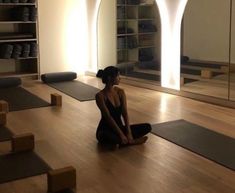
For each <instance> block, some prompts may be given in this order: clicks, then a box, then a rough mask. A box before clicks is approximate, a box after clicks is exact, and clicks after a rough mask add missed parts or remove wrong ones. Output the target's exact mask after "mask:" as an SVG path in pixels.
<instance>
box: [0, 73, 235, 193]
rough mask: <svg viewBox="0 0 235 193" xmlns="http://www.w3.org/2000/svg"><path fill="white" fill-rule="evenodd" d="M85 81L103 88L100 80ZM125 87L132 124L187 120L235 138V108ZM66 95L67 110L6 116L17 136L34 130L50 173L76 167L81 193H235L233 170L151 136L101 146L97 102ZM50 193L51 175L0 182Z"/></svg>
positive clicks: (3, 189)
mask: <svg viewBox="0 0 235 193" xmlns="http://www.w3.org/2000/svg"><path fill="white" fill-rule="evenodd" d="M79 79H80V80H81V81H83V82H86V83H88V84H90V85H93V86H95V87H98V88H100V89H101V88H102V87H103V85H102V83H101V81H100V79H97V78H95V77H88V76H86V77H85V76H84V77H80V78H79ZM23 86H24V87H25V88H26V89H27V90H29V91H31V92H33V93H35V94H37V95H38V96H40V97H41V98H43V99H45V100H46V101H48V102H49V101H50V93H54V92H57V93H60V92H59V91H56V90H55V89H53V88H51V87H48V86H47V85H45V84H42V83H40V82H38V81H36V82H24V85H23ZM120 87H122V88H124V89H125V91H126V95H127V100H128V111H129V114H130V121H131V123H140V122H149V123H151V124H154V123H160V122H165V121H171V120H176V119H185V120H187V121H191V122H193V123H196V124H199V125H202V126H204V127H207V128H209V129H211V130H214V131H216V132H219V133H222V134H225V135H228V136H231V137H234V138H235V116H234V115H235V109H230V108H225V107H220V106H216V105H212V104H207V103H203V102H199V101H195V100H191V99H188V98H183V97H179V96H174V95H170V94H165V93H160V92H157V91H153V90H148V89H143V88H138V87H133V86H130V85H125V84H120ZM60 94H62V93H60ZM62 97H63V106H62V107H61V108H60V107H44V108H38V109H30V110H23V111H17V112H10V113H8V120H7V121H8V123H7V126H8V127H9V128H11V130H12V131H13V132H14V133H23V132H32V133H34V135H35V137H36V149H35V151H36V152H37V153H38V154H39V155H40V156H41V157H42V158H43V159H44V160H45V161H46V162H47V163H48V164H49V165H50V166H51V167H52V168H59V167H63V166H68V165H73V166H74V167H75V168H76V170H77V189H76V192H77V193H234V192H235V172H234V171H232V170H229V169H227V168H225V167H223V166H221V165H218V164H216V163H214V162H212V161H209V160H207V159H205V158H203V157H201V156H199V155H196V154H194V153H192V152H190V151H188V150H186V149H183V148H181V147H179V146H177V145H174V144H173V143H170V142H168V141H166V140H164V139H162V138H159V137H157V136H155V135H153V134H150V135H149V140H148V141H147V143H146V144H144V145H141V146H132V147H128V148H121V149H117V150H115V151H112V150H105V149H102V148H100V147H99V146H98V145H97V141H96V138H95V132H96V127H97V124H98V122H99V119H100V113H99V111H98V109H97V107H96V104H95V101H88V102H79V101H77V100H75V99H73V98H71V97H69V96H66V95H64V94H62ZM0 146H1V147H6V146H8V145H7V144H6V143H5V144H4V143H2V144H0ZM2 149H4V148H0V152H3V150H2ZM0 175H1V173H0ZM45 192H47V185H46V175H40V176H36V177H30V178H27V179H22V180H17V181H14V182H10V183H5V184H0V193H45Z"/></svg>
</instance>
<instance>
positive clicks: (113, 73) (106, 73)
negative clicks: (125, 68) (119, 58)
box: [102, 66, 119, 84]
mask: <svg viewBox="0 0 235 193" xmlns="http://www.w3.org/2000/svg"><path fill="white" fill-rule="evenodd" d="M118 74H119V69H118V68H117V67H115V66H108V67H106V68H105V69H104V70H103V72H102V82H103V83H104V84H107V82H108V78H109V77H111V78H115V77H117V76H118Z"/></svg>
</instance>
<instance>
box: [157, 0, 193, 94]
mask: <svg viewBox="0 0 235 193" xmlns="http://www.w3.org/2000/svg"><path fill="white" fill-rule="evenodd" d="M155 1H156V3H157V5H158V9H159V13H160V17H161V30H162V31H161V36H162V37H161V45H162V46H161V52H162V53H161V86H162V87H166V88H171V89H176V90H180V31H181V30H180V29H181V20H182V17H183V13H184V9H185V7H186V4H187V1H188V0H155Z"/></svg>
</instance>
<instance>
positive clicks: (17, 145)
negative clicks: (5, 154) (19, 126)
mask: <svg viewBox="0 0 235 193" xmlns="http://www.w3.org/2000/svg"><path fill="white" fill-rule="evenodd" d="M11 145H12V152H13V153H16V152H22V151H30V150H33V149H34V135H33V134H32V133H25V134H20V135H15V136H13V137H12V140H11Z"/></svg>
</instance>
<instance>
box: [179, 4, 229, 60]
mask: <svg viewBox="0 0 235 193" xmlns="http://www.w3.org/2000/svg"><path fill="white" fill-rule="evenodd" d="M229 20H230V18H229V0H222V1H221V0H189V1H188V4H187V7H186V10H185V15H184V45H183V54H184V55H187V56H189V57H190V58H192V59H199V60H207V61H218V62H226V61H228V53H229Z"/></svg>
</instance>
